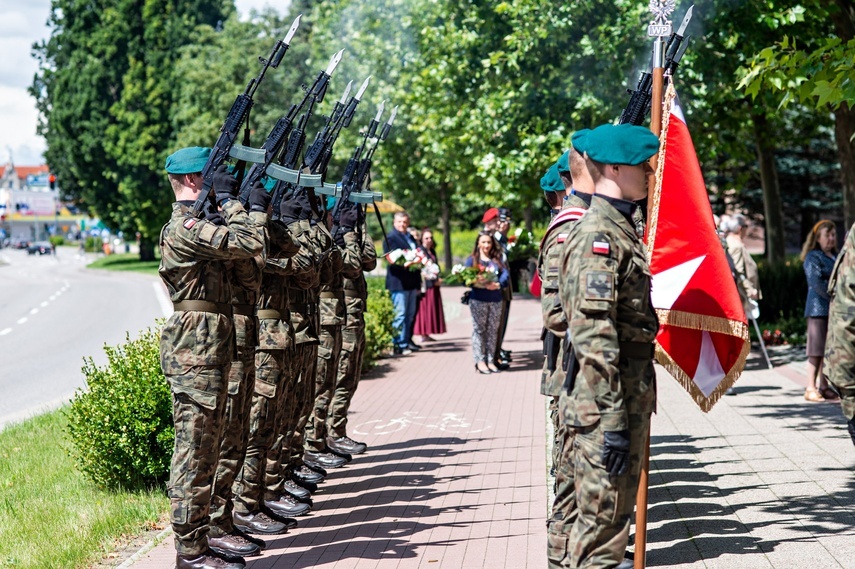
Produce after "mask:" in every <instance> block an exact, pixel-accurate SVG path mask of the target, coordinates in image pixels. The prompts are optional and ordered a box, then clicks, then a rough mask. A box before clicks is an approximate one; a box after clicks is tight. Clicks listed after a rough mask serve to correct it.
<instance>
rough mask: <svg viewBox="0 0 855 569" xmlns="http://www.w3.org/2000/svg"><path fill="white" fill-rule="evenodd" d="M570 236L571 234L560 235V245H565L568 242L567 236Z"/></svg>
mask: <svg viewBox="0 0 855 569" xmlns="http://www.w3.org/2000/svg"><path fill="white" fill-rule="evenodd" d="M568 235H569V233H559V234H558V242H559V243H564V242H565V241H567V236H568Z"/></svg>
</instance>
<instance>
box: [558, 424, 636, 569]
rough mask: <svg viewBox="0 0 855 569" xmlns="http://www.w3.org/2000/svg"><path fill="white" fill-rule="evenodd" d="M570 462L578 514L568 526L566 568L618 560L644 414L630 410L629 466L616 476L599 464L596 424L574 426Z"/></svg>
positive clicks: (629, 515)
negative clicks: (620, 474) (567, 560)
mask: <svg viewBox="0 0 855 569" xmlns="http://www.w3.org/2000/svg"><path fill="white" fill-rule="evenodd" d="M568 430H570V431H572V432H573V435H571V436H572V437H573V465H574V476H575V485H576V504H577V507H578V509H579V514H578V517H577V518H576V520H575V521H574V523H573V528H572V529H571V531H570V537H569V544H570V545H569V547H570V550H571V555H570V563H569V566H570V567H579V568H585V569H587V568H596V569H606V568H608V569H612V568H613V567H616V566H617V565H618V563H620V562H621V561H623V558H624V553H625V552H626V546H627V543H628V541H629V526H630V521H631V519H632V514H633V510H634V508H635V499H636V493H637V492H638V478H639V473H640V472H641V464H642V462H643V460H644V453H645V448H644V447H645V444H646V440H647V434H648V432H649V431H650V414H649V413H630V414H629V432H630V463H629V471H628V472H627V473H626V474H624V475H623V476H620V477H618V478H613V477H610V476H609V475H608V473H607V472H606V469H605V467H604V466H603V439H604V434H603V430H602V428H601V427H600V424H599V423H598V424H597V425H594V426H591V427H581V428H580V427H575V428H570V429H568Z"/></svg>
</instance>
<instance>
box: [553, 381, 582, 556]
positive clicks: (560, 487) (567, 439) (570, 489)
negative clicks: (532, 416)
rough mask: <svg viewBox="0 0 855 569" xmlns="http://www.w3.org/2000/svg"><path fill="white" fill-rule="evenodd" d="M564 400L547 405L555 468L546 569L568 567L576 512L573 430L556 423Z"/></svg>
mask: <svg viewBox="0 0 855 569" xmlns="http://www.w3.org/2000/svg"><path fill="white" fill-rule="evenodd" d="M567 401H568V400H567V398H564V397H561V398H559V397H553V398H552V400H551V402H550V405H549V407H550V410H551V411H552V419H553V425H554V427H555V440H554V441H553V447H552V460H553V464H554V465H555V500H554V501H553V502H552V510H551V512H550V515H549V519H548V520H547V521H546V541H547V551H546V558H547V561H548V567H549V569H559V568H561V567H568V566H570V565H569V564H570V551H571V548H570V530H571V528H572V527H573V524H574V522H575V521H576V518H577V517H578V514H579V511H578V509H577V508H576V485H575V480H574V469H575V464H574V462H573V443H574V440H573V434H574V431H573V429H568V428H567V427H566V426H565V425H564V421H563V420H561V419H560V417H563V416H564V415H563V413H562V412H561V411H560V409H559V407H560V406H562V405H565V404H567Z"/></svg>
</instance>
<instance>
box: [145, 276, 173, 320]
mask: <svg viewBox="0 0 855 569" xmlns="http://www.w3.org/2000/svg"><path fill="white" fill-rule="evenodd" d="M151 284H152V285H153V286H154V295H155V296H156V297H157V302H158V304H160V310H161V311H162V312H163V315H164V316H165V317H166V318H169V317H170V316H172V313H173V312H175V310H173V308H172V300H171V299H170V298H169V296H167V294H166V289H165V288H163V283H162V282H161V281H154V282H153V283H151Z"/></svg>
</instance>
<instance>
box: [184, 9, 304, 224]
mask: <svg viewBox="0 0 855 569" xmlns="http://www.w3.org/2000/svg"><path fill="white" fill-rule="evenodd" d="M299 25H300V16H297V17H296V18H295V19H294V23H293V24H291V29H289V30H288V34H287V35H286V36H285V38H284V39H282V40H279V41H277V42H276V45H274V46H273V51H272V52H271V53H270V56H269V57H268V58H267V59H264V58H263V57H259V58H258V61H259V63H261V65H262V67H261V71H260V72H259V74H258V76H257V77H255V78H253V79H252V80H250V82H249V84H248V85H247V86H246V89H244V92H243V93H241V94H240V95H238V96H237V98H236V99H235V102H234V103H233V104H232V108H231V109H230V110H229V114H228V115H227V116H226V121H225V122H224V123H223V126H222V127H221V128H220V136H219V138H217V142H216V143H215V144H214V146H213V147H212V148H211V154H210V156H208V161H207V162H206V163H205V166H204V167H203V168H202V178H203V182H202V191H201V193H200V194H199V197H198V198H197V199H196V202H195V203H194V204H193V209H192V210H191V215H192V216H194V217H200V216H201V215H202V212H203V210H204V209H205V202H207V201H208V195H209V194H210V193H211V187H212V186H213V176H214V170H216V169H217V168H218V167H219V166H220V165H221V164H223V163H224V162H225V161H226V160H227V159H228V158H229V157H230V156H231V157H233V158H236V159H237V160H246V161H251V160H254V159H257V158H258V156H257V153H256V152H254V149H251V148H247V147H243V146H240V145H237V144H235V140H236V139H237V134H238V131H239V130H240V127H241V125H242V124H243V122H244V121H245V120H246V118H247V116H248V115H249V111H250V109H251V108H252V102H253V101H252V97H253V96H254V95H255V91H256V90H257V89H258V86H259V85H260V84H261V82H262V81H263V80H264V75H265V73H267V70H268V69H269V68H271V67H272V68H273V69H276V68H277V67H279V63H281V61H282V58H283V57H284V56H285V52H286V51H288V47H289V46H290V44H291V39H292V38H293V37H294V34H295V33H296V32H297V28H298V27H299ZM236 147H238V148H236Z"/></svg>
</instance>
